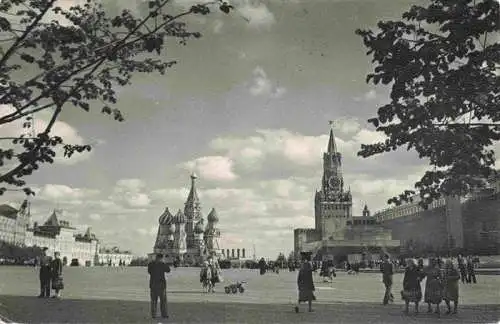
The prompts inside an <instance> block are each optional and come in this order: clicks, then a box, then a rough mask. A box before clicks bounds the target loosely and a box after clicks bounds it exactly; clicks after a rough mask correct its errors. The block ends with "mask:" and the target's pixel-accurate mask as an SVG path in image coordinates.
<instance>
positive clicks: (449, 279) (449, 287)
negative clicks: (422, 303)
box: [443, 259, 460, 314]
mask: <svg viewBox="0 0 500 324" xmlns="http://www.w3.org/2000/svg"><path fill="white" fill-rule="evenodd" d="M443 279H444V280H443V283H444V301H445V303H446V306H447V307H448V312H447V313H448V314H450V313H451V305H450V302H453V314H456V313H457V307H458V281H459V280H460V273H459V272H458V270H457V268H455V265H454V264H453V262H452V261H451V260H450V259H448V260H446V263H445V268H444V278H443Z"/></svg>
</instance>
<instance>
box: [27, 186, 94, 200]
mask: <svg viewBox="0 0 500 324" xmlns="http://www.w3.org/2000/svg"><path fill="white" fill-rule="evenodd" d="M34 191H35V192H36V196H37V198H39V199H43V200H46V201H55V202H58V203H62V204H76V205H78V204H81V203H82V202H83V201H84V200H85V199H88V198H90V197H95V196H97V195H99V193H100V191H99V190H97V189H86V188H71V187H69V186H66V185H59V184H46V185H44V186H43V187H41V188H40V189H35V190H34Z"/></svg>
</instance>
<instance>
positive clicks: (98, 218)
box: [89, 213, 102, 221]
mask: <svg viewBox="0 0 500 324" xmlns="http://www.w3.org/2000/svg"><path fill="white" fill-rule="evenodd" d="M89 218H90V219H92V220H95V221H98V220H101V218H102V217H101V215H100V214H96V213H92V214H90V215H89Z"/></svg>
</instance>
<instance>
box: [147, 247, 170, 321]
mask: <svg viewBox="0 0 500 324" xmlns="http://www.w3.org/2000/svg"><path fill="white" fill-rule="evenodd" d="M162 259H163V255H161V254H157V255H156V259H155V260H154V261H152V262H150V263H149V264H148V273H149V289H150V295H151V317H152V318H156V313H157V308H158V298H159V299H160V311H161V317H163V318H168V312H167V280H166V279H165V273H169V272H170V267H169V266H168V265H167V264H165V263H163V261H162Z"/></svg>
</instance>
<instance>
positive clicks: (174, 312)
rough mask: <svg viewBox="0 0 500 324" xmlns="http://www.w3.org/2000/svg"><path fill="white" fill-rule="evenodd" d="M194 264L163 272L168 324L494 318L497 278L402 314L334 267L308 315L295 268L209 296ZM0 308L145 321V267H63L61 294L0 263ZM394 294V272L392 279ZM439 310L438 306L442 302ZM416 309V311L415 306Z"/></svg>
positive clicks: (21, 316)
mask: <svg viewBox="0 0 500 324" xmlns="http://www.w3.org/2000/svg"><path fill="white" fill-rule="evenodd" d="M198 273H199V271H198V269H181V268H178V269H175V270H174V271H173V272H172V273H171V274H170V275H169V278H168V299H169V314H170V318H169V319H168V322H175V323H202V322H203V323H215V322H217V323H221V322H226V323H235V322H239V323H285V322H286V323H289V322H292V323H293V322H297V323H299V322H302V323H326V322H329V323H429V322H430V323H434V322H435V323H442V322H446V323H494V322H498V320H499V318H498V317H499V311H500V306H499V305H500V293H499V291H498V287H499V286H500V285H499V284H500V276H480V277H479V278H478V279H479V282H478V284H476V285H461V287H460V288H461V291H460V293H461V300H460V303H461V305H460V309H459V313H458V314H457V315H445V314H443V315H441V317H440V318H438V317H437V315H434V314H426V313H425V310H426V309H425V307H421V313H420V314H418V315H413V314H410V315H409V316H405V315H403V314H402V309H403V303H402V301H400V300H399V299H398V298H396V299H397V300H396V303H395V304H392V305H389V306H382V305H381V303H380V301H381V296H382V294H383V286H382V283H381V278H380V276H379V275H377V274H359V275H357V276H351V275H347V274H345V273H339V275H338V276H337V278H336V279H335V280H334V282H333V283H324V282H322V281H321V280H320V279H319V278H316V279H317V280H316V287H317V291H316V295H317V298H318V301H317V302H316V303H315V307H314V310H315V312H313V313H308V312H306V311H305V310H306V306H305V305H303V308H302V312H301V313H299V314H295V313H294V312H293V306H294V302H295V299H296V284H295V282H296V275H297V273H289V272H288V271H287V272H281V273H280V274H278V275H277V274H274V273H269V274H266V275H265V276H259V275H258V273H257V271H251V270H225V271H224V274H223V275H224V283H222V284H221V285H220V286H219V287H218V290H217V292H216V293H215V294H205V293H203V292H201V289H200V286H199V282H198ZM0 278H1V281H0V303H1V305H0V314H3V315H5V316H7V317H8V318H10V319H12V320H14V321H16V322H23V323H48V322H50V323H54V322H56V323H61V322H65V323H82V322H86V323H89V322H90V323H151V319H149V303H148V295H149V294H148V289H147V287H148V276H147V273H146V269H145V268H126V269H115V268H66V269H65V271H64V280H65V286H66V289H65V290H64V299H62V300H51V299H50V300H47V299H38V298H36V297H35V296H36V295H37V294H38V281H37V278H38V276H37V272H36V269H34V268H23V267H0ZM235 280H246V281H247V282H248V284H247V290H246V291H245V293H243V294H237V295H227V294H225V293H223V292H222V291H223V289H222V288H223V287H222V286H223V285H224V284H226V283H229V282H232V281H235ZM394 281H395V287H394V294H395V296H396V297H398V292H399V291H400V290H401V281H402V277H401V275H397V276H395V278H394ZM442 309H443V313H444V305H442ZM422 311H423V312H422Z"/></svg>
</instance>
